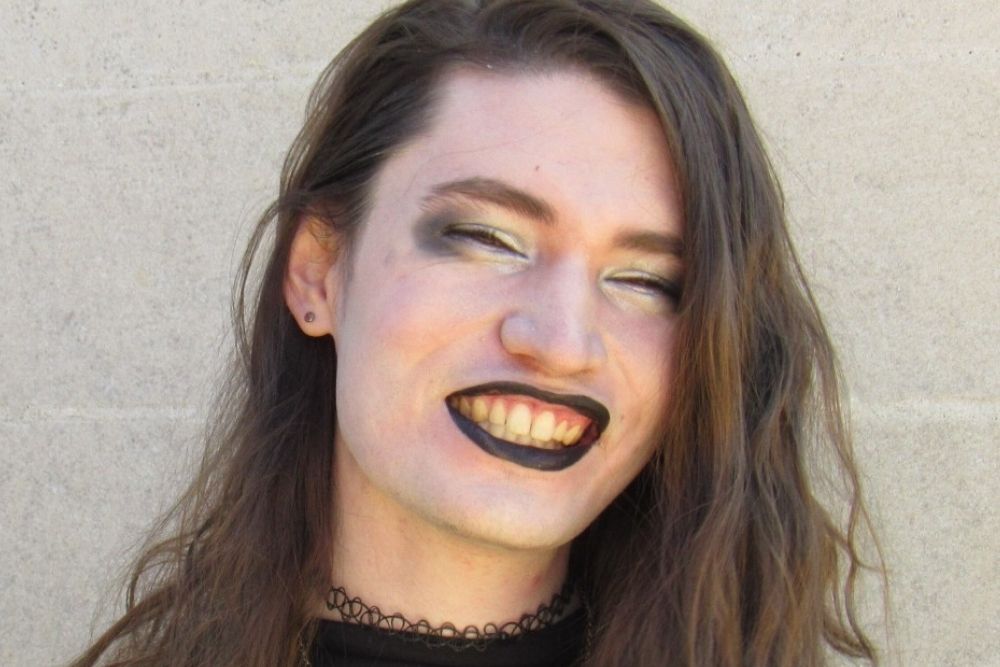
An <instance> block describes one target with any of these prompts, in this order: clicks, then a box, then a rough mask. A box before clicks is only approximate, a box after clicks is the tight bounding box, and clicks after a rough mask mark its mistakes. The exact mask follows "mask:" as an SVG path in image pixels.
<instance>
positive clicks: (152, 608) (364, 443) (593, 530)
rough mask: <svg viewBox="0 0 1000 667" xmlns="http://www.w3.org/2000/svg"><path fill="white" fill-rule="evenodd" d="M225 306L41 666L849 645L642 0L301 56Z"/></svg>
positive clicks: (816, 396) (807, 387)
mask: <svg viewBox="0 0 1000 667" xmlns="http://www.w3.org/2000/svg"><path fill="white" fill-rule="evenodd" d="M272 234H273V237H272ZM265 245H267V246H268V247H269V250H268V254H267V257H266V259H265V260H264V262H265V268H264V270H263V277H262V279H261V282H260V285H259V287H252V286H250V285H249V276H250V275H252V274H253V273H254V271H253V267H254V266H255V265H256V260H257V259H258V258H260V256H261V254H262V252H263V249H264V248H265ZM237 306H238V308H237V312H239V313H241V314H244V313H245V314H246V316H245V318H241V319H239V321H238V322H237V332H238V341H239V353H240V356H239V363H237V364H236V365H235V367H234V370H233V376H232V383H231V385H230V386H229V388H228V392H227V393H226V394H225V396H224V400H223V401H222V403H221V405H222V410H221V412H220V416H219V418H218V422H217V427H216V428H215V430H214V433H213V436H212V437H211V439H210V443H209V444H210V446H209V449H208V454H207V456H206V458H205V461H204V463H203V465H202V469H201V471H200V474H199V476H198V478H197V479H196V480H195V482H194V483H193V484H192V486H191V487H190V489H189V490H188V492H187V493H186V494H185V496H184V497H183V498H182V499H181V501H180V502H179V504H178V505H177V507H176V509H175V511H174V512H173V513H172V514H171V516H170V517H169V518H168V519H169V520H168V521H166V522H165V523H164V524H163V525H164V527H163V528H162V529H161V530H162V533H161V535H160V540H159V541H157V542H155V544H154V546H151V547H150V548H149V549H148V550H147V551H146V552H145V553H144V554H143V555H142V557H141V558H140V559H139V561H138V563H137V565H136V567H135V571H134V575H133V578H132V584H131V586H130V589H129V595H128V609H127V611H126V612H125V614H124V616H122V618H121V619H120V620H119V621H118V622H117V623H115V624H114V625H113V626H112V627H111V628H110V629H109V630H108V631H107V632H106V633H105V634H104V635H103V636H102V637H101V638H100V639H98V641H97V642H96V643H95V644H94V646H93V647H92V648H91V649H90V650H89V651H88V652H87V653H86V654H85V655H84V656H83V657H81V658H80V659H79V660H78V661H77V662H76V663H75V664H76V665H81V666H82V665H93V664H98V663H101V661H102V660H103V661H105V663H106V664H115V665H205V666H207V665H212V666H219V665H260V666H264V665H267V666H273V665H299V664H312V665H317V666H318V665H414V664H421V665H572V664H580V665H628V666H635V665H684V666H696V665H697V666H708V665H712V666H736V665H769V666H773V665H781V666H787V667H791V666H793V665H794V666H796V667H801V666H804V665H822V664H825V663H824V661H825V656H826V655H828V653H829V650H830V649H832V650H833V651H835V652H839V653H842V654H845V655H848V656H856V657H861V658H865V659H867V660H868V661H870V662H874V661H875V655H874V650H873V647H872V645H871V643H870V641H869V640H868V639H867V638H866V636H865V634H864V633H863V632H862V630H861V629H860V628H859V626H858V623H857V622H856V620H855V611H854V610H855V604H854V600H853V590H854V584H855V579H856V575H857V573H858V570H859V567H860V561H859V557H858V554H857V549H856V532H857V531H858V529H859V528H860V527H863V526H864V525H865V514H864V509H863V505H862V503H861V501H860V498H859V496H858V489H857V474H856V471H855V468H854V464H853V462H852V457H851V451H850V446H849V439H848V436H847V434H846V433H845V431H844V428H843V426H842V418H841V414H840V408H839V403H838V387H837V379H836V372H835V360H834V355H833V352H832V349H831V346H830V342H829V340H828V337H827V334H826V332H825V330H824V327H823V324H822V321H821V319H820V316H819V314H818V312H817V310H816V307H815V304H814V302H813V300H812V298H811V297H810V295H809V291H808V289H807V287H806V285H805V282H804V279H803V277H802V274H801V271H800V269H799V266H798V264H797V262H796V259H795V256H794V253H793V250H792V247H791V245H790V241H789V238H788V233H787V230H786V228H785V223H784V214H783V210H782V200H781V196H780V193H779V189H778V186H777V183H776V182H775V179H774V175H773V172H772V169H771V167H770V165H769V163H768V160H767V157H766V155H765V153H764V151H763V148H762V146H761V142H760V139H759V137H758V136H757V133H756V131H755V129H754V126H753V123H752V121H751V118H750V115H749V114H748V112H747V109H746V107H745V105H744V103H743V100H742V99H741V96H740V94H739V91H738V89H737V87H736V84H735V83H734V82H733V80H732V78H731V77H730V75H729V73H728V72H727V70H726V68H725V66H724V65H723V63H722V62H721V60H720V59H719V57H718V56H717V55H716V53H715V52H714V51H713V50H712V49H711V48H710V47H709V46H708V45H707V44H706V42H705V40H704V39H703V38H702V37H700V36H699V35H698V34H697V33H695V32H694V31H692V30H691V29H690V28H689V27H687V26H686V25H685V24H684V23H682V22H681V21H680V20H678V19H677V18H676V17H674V16H672V15H671V14H669V13H668V12H666V11H665V10H663V9H662V8H660V7H659V6H657V5H655V4H653V3H652V2H647V1H642V0H618V1H616V0H583V1H577V2H570V1H567V0H515V1H507V0H496V1H489V0H486V1H480V2H473V1H468V0H412V1H411V2H408V3H406V4H404V5H402V6H400V7H398V8H397V9H395V10H393V11H390V12H389V13H387V14H386V15H384V16H383V17H382V18H380V19H378V20H377V21H376V22H375V23H374V24H373V25H372V26H370V27H369V28H368V29H367V30H366V31H365V32H364V33H363V34H362V35H360V36H359V37H358V38H357V39H355V40H354V41H353V42H352V43H351V44H350V45H349V46H348V47H347V48H346V49H345V50H344V51H343V52H342V53H341V54H340V55H339V56H338V57H337V58H336V59H335V60H334V61H333V63H332V64H331V65H330V67H329V68H328V69H327V71H326V72H325V73H324V74H323V75H322V77H321V78H320V81H319V83H318V84H317V86H316V89H315V91H314V93H313V96H312V98H311V101H310V105H309V116H308V120H307V122H306V124H305V127H304V128H303V130H302V132H301V133H300V135H299V137H298V138H297V140H296V141H295V143H294V145H293V146H292V148H291V151H290V152H289V155H288V158H287V161H286V163H285V170H284V174H283V178H282V184H281V191H280V194H279V196H278V199H277V201H276V202H275V203H274V205H273V206H272V207H271V209H270V210H269V211H268V212H267V214H266V215H265V216H264V217H263V218H262V220H261V223H260V225H259V227H258V230H257V233H256V235H255V237H254V239H253V241H252V243H251V245H250V248H249V250H248V252H247V255H246V260H245V263H244V273H243V277H242V280H241V282H240V284H239V291H238V303H237ZM817 447H819V448H822V449H823V450H825V451H824V452H821V453H822V454H824V458H826V456H825V455H826V454H827V453H829V452H832V453H833V455H834V456H833V458H834V460H836V461H837V462H838V465H839V466H840V467H841V469H842V470H841V472H843V473H844V474H845V478H846V479H847V480H848V485H849V493H850V500H849V507H848V508H847V510H848V511H847V512H846V513H845V516H846V517H847V520H846V522H845V524H844V525H840V524H839V523H838V522H837V521H835V520H834V518H833V517H838V516H841V514H842V512H841V510H842V508H831V510H832V511H831V512H829V513H828V511H827V509H825V508H824V507H823V506H822V505H821V504H820V502H818V500H817V498H816V496H815V495H814V493H813V490H812V487H811V484H810V477H809V474H808V472H809V469H810V465H811V464H810V455H811V454H814V453H815V452H814V450H815V449H816V448H817ZM102 664H103V663H102Z"/></svg>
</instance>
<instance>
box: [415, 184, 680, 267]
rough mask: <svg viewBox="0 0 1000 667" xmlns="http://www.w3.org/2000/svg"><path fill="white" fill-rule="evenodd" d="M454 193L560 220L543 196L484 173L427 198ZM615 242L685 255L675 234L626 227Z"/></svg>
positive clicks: (445, 186) (629, 247) (544, 219)
mask: <svg viewBox="0 0 1000 667" xmlns="http://www.w3.org/2000/svg"><path fill="white" fill-rule="evenodd" d="M451 196H459V197H467V198H469V199H475V200H479V201H482V202H485V203H488V204H494V205H496V206H501V207H503V208H506V209H510V210H511V211H514V212H515V213H518V214H520V215H523V216H526V217H528V218H532V219H534V220H537V221H539V222H542V223H544V224H546V225H552V224H554V223H555V220H556V214H555V211H554V210H553V208H552V207H551V206H550V205H549V204H548V203H546V202H545V201H543V200H542V199H539V198H538V197H536V196H535V195H533V194H531V193H529V192H525V191H524V190H521V189H520V188H516V187H514V186H512V185H510V184H508V183H504V182H503V181H500V180H497V179H494V178H485V177H481V176H476V177H473V178H463V179H458V180H454V181H448V182H446V183H440V184H438V185H435V186H434V187H433V188H431V194H429V195H427V196H426V197H424V199H423V201H424V203H425V204H428V203H432V202H433V201H434V200H436V199H443V198H447V197H451ZM614 244H615V246H617V247H619V248H623V249H626V250H638V251H641V252H647V253H651V254H656V255H669V256H672V257H676V258H678V259H683V258H684V242H683V241H682V240H681V239H680V237H678V236H677V235H675V234H662V233H660V232H653V231H645V230H643V231H627V230H626V231H623V232H620V233H619V234H617V235H616V236H615V243H614Z"/></svg>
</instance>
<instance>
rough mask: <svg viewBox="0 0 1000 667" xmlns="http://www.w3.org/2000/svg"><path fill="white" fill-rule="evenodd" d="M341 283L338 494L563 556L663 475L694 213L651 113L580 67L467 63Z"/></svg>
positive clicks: (368, 225) (391, 176)
mask: <svg viewBox="0 0 1000 667" xmlns="http://www.w3.org/2000/svg"><path fill="white" fill-rule="evenodd" d="M371 196H372V200H371V209H370V214H369V215H368V217H367V219H366V221H365V222H364V224H363V225H362V228H361V230H360V232H359V235H358V237H357V239H356V241H355V245H354V248H353V252H352V254H351V256H350V257H349V258H348V259H345V260H343V261H344V262H347V264H348V266H346V267H343V266H341V267H339V268H340V269H341V270H340V271H337V270H333V271H331V272H330V274H329V278H328V280H327V283H328V284H329V291H328V297H327V299H326V304H325V305H326V307H327V308H328V311H327V314H328V316H329V321H330V322H331V330H332V333H333V336H334V339H335V342H336V348H337V357H338V369H337V407H338V412H337V414H338V424H337V441H336V465H335V471H336V475H337V478H336V479H337V483H338V484H340V485H344V486H346V487H348V488H350V489H353V490H354V491H353V493H354V494H355V496H358V494H360V496H359V497H356V498H355V501H356V502H364V503H368V502H380V503H383V504H384V503H391V504H392V505H393V506H394V507H397V508H399V509H400V511H401V512H402V514H403V515H404V516H406V517H408V518H410V519H413V520H415V521H424V522H427V523H429V524H432V525H434V526H437V527H439V528H443V529H445V530H447V531H451V532H454V533H456V534H459V535H463V536H466V537H469V538H472V539H475V540H478V541H482V542H486V543H490V544H495V545H499V546H505V547H516V548H551V547H557V546H560V545H564V544H566V543H568V542H569V541H570V540H571V539H572V538H573V537H575V536H576V535H577V534H579V533H580V532H581V531H582V530H583V529H584V528H586V526H587V525H588V524H590V523H591V522H592V521H593V520H594V519H595V518H596V516H597V515H598V514H599V513H600V512H601V511H602V510H603V509H604V508H605V507H606V506H607V505H608V504H609V503H610V502H611V501H612V500H613V499H614V498H615V496H617V495H618V494H619V493H620V492H621V491H622V490H623V489H624V487H625V486H626V485H627V484H628V483H629V482H630V481H631V480H632V479H633V478H634V477H635V476H636V475H637V474H638V472H639V471H640V469H642V467H643V466H644V465H645V464H646V463H647V462H648V460H649V459H650V456H651V455H652V453H653V451H654V448H655V446H656V438H655V435H656V433H657V431H658V429H660V428H661V427H662V426H663V424H662V419H663V417H662V416H663V414H664V411H665V406H666V403H667V401H668V400H669V396H670V387H671V361H672V360H671V356H672V355H671V350H672V342H673V335H674V328H675V322H676V315H675V312H674V307H675V300H676V298H677V296H678V294H679V290H680V284H681V281H682V277H683V276H682V273H683V267H682V265H681V260H680V252H681V250H680V244H681V238H682V233H683V225H682V219H681V208H680V202H679V197H678V194H677V191H676V185H675V178H674V174H673V171H672V169H671V167H670V160H669V156H668V150H667V145H666V142H665V138H664V136H663V133H662V130H661V128H660V126H659V124H658V121H657V119H656V117H655V116H654V114H653V113H652V112H651V111H650V110H648V109H646V108H643V107H639V106H636V105H634V104H632V103H629V102H626V101H625V100H624V99H622V98H621V97H620V96H618V95H616V94H615V93H613V92H612V91H611V90H610V89H609V88H608V87H606V86H605V85H603V84H602V83H599V82H597V81H596V80H595V79H593V78H591V77H589V76H587V75H584V74H581V73H578V72H574V71H562V72H555V73H547V74H530V75H529V74H496V73H492V72H484V71H481V70H473V69H467V70H458V71H456V72H454V73H452V74H451V75H450V76H448V77H447V78H446V79H445V81H444V83H443V84H442V87H441V97H440V99H439V101H438V106H437V108H436V113H435V115H434V117H433V120H432V122H431V124H430V127H429V130H428V131H426V132H425V133H423V134H422V135H420V136H418V137H417V138H416V139H414V140H413V141H411V142H410V143H408V144H407V145H406V146H405V147H404V148H402V149H401V150H400V151H398V152H397V153H396V154H394V155H393V157H391V158H390V159H389V160H388V161H387V162H386V163H385V165H384V167H383V169H382V170H381V171H380V173H379V177H378V178H377V180H376V182H375V185H374V188H373V191H372V194H371Z"/></svg>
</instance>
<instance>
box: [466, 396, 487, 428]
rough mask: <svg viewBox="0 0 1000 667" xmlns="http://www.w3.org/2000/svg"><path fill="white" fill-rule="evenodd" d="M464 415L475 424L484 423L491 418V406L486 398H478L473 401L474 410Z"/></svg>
mask: <svg viewBox="0 0 1000 667" xmlns="http://www.w3.org/2000/svg"><path fill="white" fill-rule="evenodd" d="M462 414H464V415H465V416H466V417H470V418H471V419H472V421H474V422H484V421H486V420H487V419H488V418H489V416H490V406H489V405H487V403H486V399H485V398H483V397H482V396H477V397H476V400H474V401H472V410H470V411H469V412H463V413H462Z"/></svg>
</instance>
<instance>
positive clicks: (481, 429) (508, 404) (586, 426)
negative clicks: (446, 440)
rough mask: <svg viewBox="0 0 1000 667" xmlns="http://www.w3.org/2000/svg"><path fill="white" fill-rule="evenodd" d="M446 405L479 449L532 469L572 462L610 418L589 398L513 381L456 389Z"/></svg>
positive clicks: (588, 445)
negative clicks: (458, 390) (555, 392)
mask: <svg viewBox="0 0 1000 667" xmlns="http://www.w3.org/2000/svg"><path fill="white" fill-rule="evenodd" d="M447 405H448V413H449V414H450V415H451V418H452V420H453V421H454V422H455V424H456V425H457V426H458V428H459V430H461V431H462V433H464V434H465V435H466V436H467V437H468V438H469V439H470V440H472V442H474V443H475V444H476V445H478V446H479V447H480V448H481V449H483V450H484V451H485V452H487V453H488V454H491V455H493V456H496V457H498V458H501V459H504V460H506V461H510V462H512V463H516V464H518V465H521V466H524V467H527V468H533V469H535V470H563V469H565V468H568V467H569V466H571V465H573V464H574V463H576V462H577V461H579V460H580V459H581V458H583V455H584V454H586V453H587V452H588V451H589V450H590V448H591V447H592V446H593V444H594V443H595V442H597V440H598V439H599V438H600V437H601V433H603V432H604V429H605V428H606V427H607V425H608V422H609V421H610V414H609V413H608V410H607V408H605V407H604V406H603V405H601V404H600V403H598V402H597V401H595V400H593V399H591V398H588V397H586V396H578V395H566V394H554V393H552V392H547V391H542V390H540V389H536V388H534V387H531V386H528V385H524V384H519V383H514V382H494V383H490V384H484V385H479V386H476V387H472V388H469V389H465V390H462V391H460V392H456V393H455V394H452V395H451V396H449V397H448V399H447Z"/></svg>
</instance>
